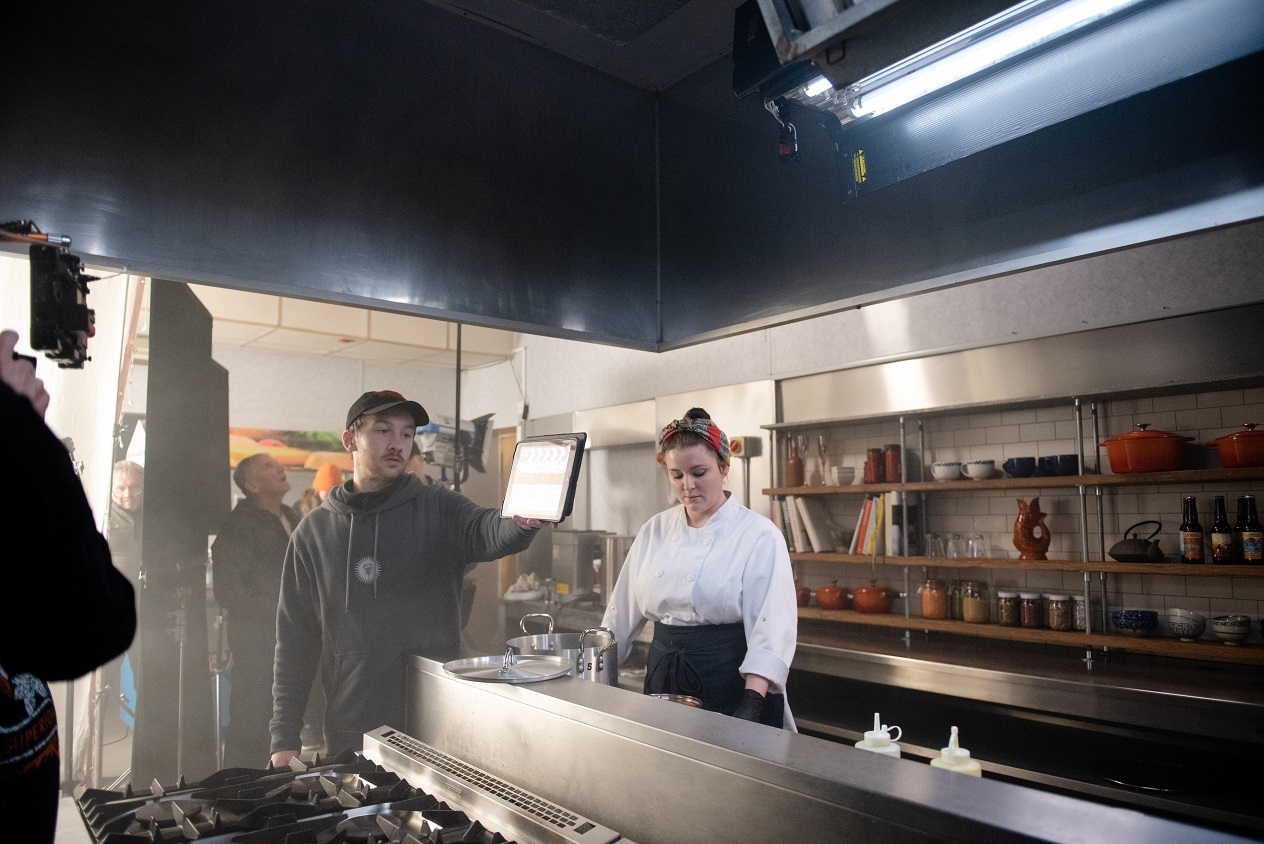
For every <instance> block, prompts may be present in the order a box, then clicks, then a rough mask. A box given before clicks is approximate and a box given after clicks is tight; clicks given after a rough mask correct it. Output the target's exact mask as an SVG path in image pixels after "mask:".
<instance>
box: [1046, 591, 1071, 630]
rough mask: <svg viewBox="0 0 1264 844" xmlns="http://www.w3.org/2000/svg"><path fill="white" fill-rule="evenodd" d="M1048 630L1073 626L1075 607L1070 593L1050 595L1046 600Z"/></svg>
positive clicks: (1067, 628) (1068, 628) (1065, 628)
mask: <svg viewBox="0 0 1264 844" xmlns="http://www.w3.org/2000/svg"><path fill="white" fill-rule="evenodd" d="M1046 603H1047V606H1048V612H1049V629H1050V630H1072V629H1074V628H1075V607H1074V605H1073V604H1072V601H1071V596H1070V595H1050V596H1048V600H1047V602H1046Z"/></svg>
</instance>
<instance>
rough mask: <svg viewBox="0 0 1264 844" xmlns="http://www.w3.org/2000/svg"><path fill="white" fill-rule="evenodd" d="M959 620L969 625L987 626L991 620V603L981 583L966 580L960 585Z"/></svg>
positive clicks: (985, 588)
mask: <svg viewBox="0 0 1264 844" xmlns="http://www.w3.org/2000/svg"><path fill="white" fill-rule="evenodd" d="M961 620H962V621H965V622H968V623H970V624H987V623H988V622H989V621H991V620H992V602H991V601H990V600H989V599H988V587H987V584H986V583H984V582H983V581H981V580H967V581H966V582H965V583H963V584H962V586H961Z"/></svg>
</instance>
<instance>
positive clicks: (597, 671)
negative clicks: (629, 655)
mask: <svg viewBox="0 0 1264 844" xmlns="http://www.w3.org/2000/svg"><path fill="white" fill-rule="evenodd" d="M618 644H619V642H618V640H616V639H615V636H614V633H613V632H611V631H610V630H607V629H606V628H604V627H593V628H590V629H588V630H585V631H584V632H583V633H580V634H579V662H578V664H577V666H576V668H577V670H576V672H575V676H577V677H580V678H582V679H584V680H591V681H592V682H594V683H605V684H606V685H607V686H617V685H619V648H618Z"/></svg>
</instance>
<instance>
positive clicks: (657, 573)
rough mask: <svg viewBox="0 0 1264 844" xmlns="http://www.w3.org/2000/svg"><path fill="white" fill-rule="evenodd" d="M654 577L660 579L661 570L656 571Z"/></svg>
mask: <svg viewBox="0 0 1264 844" xmlns="http://www.w3.org/2000/svg"><path fill="white" fill-rule="evenodd" d="M654 576H655V577H662V576H663V570H662V569H659V570H658V571H656V572H654Z"/></svg>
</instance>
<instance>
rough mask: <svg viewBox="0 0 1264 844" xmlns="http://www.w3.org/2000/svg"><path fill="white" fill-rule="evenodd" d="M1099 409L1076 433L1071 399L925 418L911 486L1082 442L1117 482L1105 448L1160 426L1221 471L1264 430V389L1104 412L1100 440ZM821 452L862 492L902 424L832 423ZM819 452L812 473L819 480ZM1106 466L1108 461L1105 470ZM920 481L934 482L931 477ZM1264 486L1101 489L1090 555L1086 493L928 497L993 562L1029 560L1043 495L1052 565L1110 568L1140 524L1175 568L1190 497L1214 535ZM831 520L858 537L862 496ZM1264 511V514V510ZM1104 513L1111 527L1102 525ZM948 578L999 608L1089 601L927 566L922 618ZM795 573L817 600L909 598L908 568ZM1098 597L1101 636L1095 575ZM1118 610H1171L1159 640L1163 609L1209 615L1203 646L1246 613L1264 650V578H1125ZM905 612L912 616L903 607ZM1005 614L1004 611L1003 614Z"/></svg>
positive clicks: (1195, 462)
mask: <svg viewBox="0 0 1264 844" xmlns="http://www.w3.org/2000/svg"><path fill="white" fill-rule="evenodd" d="M1091 410H1092V406H1091V405H1090V404H1089V403H1087V402H1086V403H1084V404H1083V405H1082V412H1083V433H1082V434H1078V432H1077V430H1076V427H1077V426H1076V421H1075V409H1074V406H1073V404H1072V403H1071V402H1070V401H1063V402H1057V403H1050V404H1048V405H1045V406H1040V407H1034V408H1021V409H1016V410H986V411H979V412H974V413H970V412H962V413H960V414H955V415H950V416H937V417H929V418H927V419H925V420H924V423H923V424H924V431H925V442H926V448H925V453H924V454H919V453H918V448H919V433H918V430H917V419H916V418H912V417H909V419H908V424H907V429H906V438H905V444H906V449H907V454H906V455H905V465H906V467H908V468H907V472H908V475H909V477H908V479H909V480H920V479H925V480H930V479H931V475H930V464H931V463H933V462H938V461H954V460H955V461H966V460H983V459H991V460H994V461H995V462H996V476H997V477H1000V476H1002V474H1003V473H1002V471H1001V464H1002V463H1003V462H1004V461H1005V460H1007V459H1008V458H1011V457H1037V458H1038V457H1043V456H1050V455H1058V454H1078V451H1079V441H1080V440H1081V439H1082V441H1083V445H1084V452H1085V464H1086V469H1087V470H1088V471H1090V472H1091V471H1093V470H1094V467H1095V466H1097V465H1099V466H1100V472H1101V473H1102V474H1109V473H1110V464H1109V460H1108V458H1107V454H1106V449H1105V448H1096V447H1095V446H1096V442H1097V441H1104V440H1105V439H1106V438H1108V437H1110V436H1113V435H1115V434H1120V433H1124V432H1127V431H1131V430H1134V429H1135V426H1136V425H1138V424H1148V425H1149V427H1150V428H1151V429H1153V430H1163V431H1171V432H1174V433H1178V434H1183V435H1185V436H1189V437H1192V438H1193V440H1192V441H1191V443H1189V445H1187V446H1186V453H1185V456H1184V458H1183V459H1184V461H1185V462H1184V463H1183V464H1182V468H1219V467H1220V458H1219V455H1218V453H1217V451H1216V449H1215V448H1214V447H1213V446H1210V445H1207V444H1208V443H1210V442H1211V441H1212V440H1214V439H1215V438H1216V437H1219V436H1222V435H1224V434H1227V433H1231V432H1233V431H1235V430H1241V429H1242V426H1243V425H1244V424H1246V423H1249V422H1261V423H1262V425H1264V387H1259V388H1249V389H1241V390H1221V391H1215V392H1206V393H1191V394H1181V395H1170V396H1159V397H1154V398H1137V399H1126V400H1119V401H1109V402H1101V403H1099V404H1098V405H1097V431H1098V435H1097V438H1095V437H1094V431H1093V420H1092V413H1091ZM804 433H805V434H807V435H808V437H809V441H810V442H811V443H813V444H815V442H816V437H818V436H824V437H825V438H826V442H827V451H826V458H827V462H828V463H829V465H842V466H851V467H854V468H855V469H856V482H857V483H860V482H861V476H862V475H863V468H864V462H865V451H866V449H869V448H875V447H882V446H885V445H888V444H894V443H898V442H899V426H898V422H897V421H895V420H886V421H879V422H873V421H868V422H858V423H849V424H842V425H831V426H828V427H822V428H821V429H819V430H812V431H807V432H804ZM815 453H816V449H815V447H812V448H809V449H808V454H809V455H811V457H810V460H809V465H808V467H807V475H808V477H809V478H811V477H813V472H814V471H819V467H814V466H813V465H812V463H814V462H815V461H816V457H815ZM1096 461H1100V463H1097V462H1096ZM919 471H924V473H925V474H923V475H920V476H919ZM1262 489H1264V483H1260V482H1245V483H1215V484H1189V485H1180V484H1176V485H1161V486H1135V487H1134V486H1128V487H1107V488H1104V489H1103V490H1102V494H1101V496H1100V500H1099V498H1098V496H1097V495H1096V492H1095V490H1094V489H1093V488H1090V489H1088V490H1087V491H1086V495H1085V500H1084V505H1085V511H1086V519H1085V521H1086V522H1087V526H1088V539H1087V547H1085V542H1084V540H1083V539H1082V538H1081V508H1080V496H1079V492H1078V490H1077V489H1074V488H1072V489H1069V490H1052V489H1031V490H1007V491H1004V492H1000V491H993V492H980V493H970V492H957V491H952V492H948V491H945V492H942V493H940V492H935V493H928V494H927V495H926V496H925V507H926V514H925V516H926V530H927V531H928V532H932V533H938V534H940V535H947V534H953V533H958V534H981V535H982V536H983V540H984V545H985V547H986V551H985V554H986V555H987V556H989V557H993V558H1006V557H1008V558H1017V557H1018V553H1019V552H1018V550H1017V549H1016V548H1015V547H1014V541H1013V527H1014V520H1015V518H1016V517H1017V515H1018V501H1017V499H1019V498H1023V499H1024V500H1026V501H1030V500H1031V499H1032V498H1036V497H1039V499H1040V509H1041V510H1043V511H1045V512H1046V513H1048V514H1049V515H1048V516H1047V518H1046V524H1047V525H1048V527H1049V532H1050V534H1051V537H1052V541H1051V543H1050V546H1049V551H1048V556H1049V559H1052V560H1079V559H1083V558H1085V556H1087V559H1089V560H1090V561H1091V560H1101V559H1109V556H1107V552H1108V551H1109V549H1110V547H1111V546H1112V545H1113V544H1114V543H1115V542H1117V541H1118V540H1120V539H1122V538H1124V537H1125V531H1126V530H1127V529H1128V528H1130V527H1132V526H1133V525H1135V524H1137V523H1139V522H1143V521H1147V520H1154V521H1157V522H1160V523H1161V524H1162V528H1161V529H1160V530H1159V531H1158V533H1157V534H1156V535H1155V536H1154V539H1156V540H1158V542H1159V547H1160V549H1161V550H1162V551H1163V552H1164V554H1165V555H1166V559H1167V560H1169V561H1176V560H1177V557H1178V554H1177V551H1178V544H1177V534H1178V528H1179V525H1180V522H1181V502H1182V499H1183V498H1184V497H1185V496H1191V495H1192V496H1195V497H1196V498H1197V499H1198V511H1199V517H1200V519H1201V520H1202V524H1203V528H1204V530H1205V531H1208V530H1209V529H1210V526H1211V521H1212V499H1213V496H1216V495H1223V496H1225V499H1226V503H1227V507H1228V511H1229V519H1230V521H1233V519H1234V515H1235V511H1236V502H1237V499H1238V497H1240V496H1242V495H1255V496H1257V497H1259V496H1260V492H1261V490H1262ZM828 500H829V502H830V508H831V514H832V516H833V517H834V520H835V523H836V524H835V527H836V530H837V531H839V532H841V533H843V534H845V535H849V534H850V533H851V531H852V529H853V527H854V525H855V523H856V518H857V516H858V515H859V508H860V507H861V506H862V504H863V497H862V496H860V495H841V496H831V497H830V498H829V499H828ZM1262 508H1264V505H1262ZM1099 512H1100V514H1101V515H1100V518H1099ZM1155 527H1156V526H1155V525H1153V524H1143V525H1141V526H1140V527H1138V528H1137V529H1136V533H1137V534H1138V535H1139V536H1140V537H1142V538H1147V537H1149V536H1150V533H1151V532H1152V531H1153V530H1154V529H1155ZM927 573H928V574H929V576H931V577H938V578H941V579H944V580H967V579H968V580H979V581H982V582H984V583H986V584H988V587H989V594H990V596H991V599H992V601H993V604H995V598H996V590H998V589H1014V590H1024V591H1027V590H1029V591H1038V592H1049V591H1055V590H1056V591H1062V592H1070V593H1072V594H1083V592H1084V586H1085V575H1084V574H1082V573H1080V572H1044V571H1040V572H1034V571H1022V570H1017V569H1014V570H1011V569H955V568H954V569H942V568H940V569H935V568H931V569H930V570H929V572H926V571H925V569H924V568H923V567H921V566H912V567H910V570H909V579H910V580H909V589H910V591H911V593H912V594H911V605H910V611H911V613H912V614H913V615H919V614H920V609H921V604H920V599H919V598H918V595H917V587H918V586H919V585H920V583H921V581H922V580H923V579H924V577H925V576H926V574H927ZM795 574H796V577H797V578H798V579H799V581H800V582H801V583H804V584H805V585H807V586H808V587H809V588H811V589H813V590H815V589H816V588H817V587H819V586H824V585H827V584H829V583H830V582H831V581H837V582H838V583H839V584H840V585H843V586H848V587H851V586H860V585H864V584H868V583H870V582H874V583H877V584H879V585H883V586H887V587H889V588H893V589H896V590H898V591H903V590H904V588H905V584H904V579H903V569H902V567H899V566H882V565H871V564H863V565H862V564H854V563H851V564H843V565H839V564H830V563H803V562H799V563H795ZM1088 581H1089V583H1090V585H1091V594H1092V596H1093V600H1094V604H1095V610H1094V613H1095V614H1094V627H1095V629H1100V626H1101V625H1100V620H1101V609H1100V606H1099V605H1098V602H1099V601H1100V596H1101V595H1102V579H1101V576H1100V575H1099V574H1097V573H1091V574H1090V575H1089V576H1088ZM1105 595H1106V603H1107V609H1117V608H1127V609H1154V610H1160V613H1159V630H1158V631H1156V635H1171V634H1170V630H1169V629H1168V627H1167V620H1166V617H1165V615H1164V613H1163V612H1161V611H1162V610H1165V609H1167V608H1170V607H1180V608H1182V609H1189V610H1193V611H1195V612H1198V613H1202V614H1204V615H1207V616H1208V624H1207V629H1206V631H1205V632H1204V634H1203V638H1204V639H1205V640H1208V641H1216V639H1215V636H1214V634H1213V632H1212V629H1211V623H1210V618H1211V617H1212V616H1216V615H1227V614H1235V613H1240V614H1243V615H1247V616H1250V617H1251V620H1252V626H1251V635H1250V638H1249V641H1252V642H1257V643H1258V642H1260V641H1261V634H1260V619H1261V616H1262V615H1264V578H1261V579H1255V578H1230V577H1184V576H1172V575H1146V576H1142V575H1134V574H1128V575H1118V574H1107V575H1106V577H1105ZM893 612H897V613H901V614H902V613H903V612H904V606H903V602H902V601H897V602H896V603H895V605H894V607H893ZM994 612H995V610H994Z"/></svg>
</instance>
